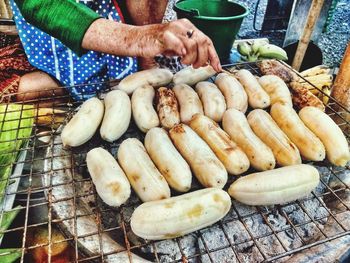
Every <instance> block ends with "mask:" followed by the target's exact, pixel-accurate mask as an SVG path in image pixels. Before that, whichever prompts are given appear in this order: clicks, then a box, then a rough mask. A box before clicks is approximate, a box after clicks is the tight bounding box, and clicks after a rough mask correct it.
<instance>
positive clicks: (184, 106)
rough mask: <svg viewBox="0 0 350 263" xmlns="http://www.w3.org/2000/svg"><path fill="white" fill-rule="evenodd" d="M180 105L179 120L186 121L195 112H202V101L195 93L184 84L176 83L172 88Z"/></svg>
mask: <svg viewBox="0 0 350 263" xmlns="http://www.w3.org/2000/svg"><path fill="white" fill-rule="evenodd" d="M173 91H174V92H175V95H176V98H177V101H178V102H179V105H180V119H181V122H183V123H187V122H189V121H190V120H191V118H192V116H193V115H195V114H196V113H200V114H204V112H203V106H202V103H201V101H200V99H199V97H198V95H197V93H196V92H195V91H194V90H193V89H192V88H191V87H190V86H188V85H186V84H178V85H176V86H175V87H174V88H173Z"/></svg>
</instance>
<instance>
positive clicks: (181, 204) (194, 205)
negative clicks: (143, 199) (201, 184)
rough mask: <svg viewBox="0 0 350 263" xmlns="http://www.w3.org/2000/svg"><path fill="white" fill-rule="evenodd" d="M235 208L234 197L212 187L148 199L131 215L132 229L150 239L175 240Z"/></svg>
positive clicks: (213, 221)
mask: <svg viewBox="0 0 350 263" xmlns="http://www.w3.org/2000/svg"><path fill="white" fill-rule="evenodd" d="M230 208H231V198H230V196H229V195H228V194H227V193H226V192H225V191H223V190H221V189H216V188H208V189H202V190H198V191H195V192H191V193H188V194H184V195H180V196H177V197H172V198H169V199H166V200H161V201H153V202H147V203H144V204H142V205H140V206H139V207H137V208H136V209H135V211H134V213H133V214H132V216H131V221H130V225H131V229H132V231H133V232H134V233H135V234H136V235H137V236H139V237H142V238H145V239H149V240H160V239H172V238H175V237H180V236H183V235H186V234H188V233H191V232H194V231H196V230H199V229H201V228H204V227H207V226H210V225H212V224H214V223H215V222H217V221H219V220H220V219H221V218H223V217H224V216H225V215H226V214H227V213H228V211H229V210H230Z"/></svg>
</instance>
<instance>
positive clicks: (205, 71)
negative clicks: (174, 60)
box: [173, 65, 216, 86]
mask: <svg viewBox="0 0 350 263" xmlns="http://www.w3.org/2000/svg"><path fill="white" fill-rule="evenodd" d="M215 74H216V71H215V70H214V69H213V68H212V66H210V65H208V66H205V67H201V68H197V69H194V68H193V67H192V66H188V67H186V68H184V69H182V70H180V71H179V72H177V73H176V74H175V75H174V79H173V82H174V83H175V84H187V85H190V86H192V85H195V84H196V83H198V82H200V81H203V80H207V79H208V78H210V77H212V76H214V75H215Z"/></svg>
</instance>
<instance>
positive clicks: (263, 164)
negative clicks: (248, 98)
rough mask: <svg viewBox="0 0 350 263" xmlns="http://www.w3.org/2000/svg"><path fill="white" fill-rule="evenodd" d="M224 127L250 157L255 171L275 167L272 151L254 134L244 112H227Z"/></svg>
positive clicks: (223, 121)
mask: <svg viewBox="0 0 350 263" xmlns="http://www.w3.org/2000/svg"><path fill="white" fill-rule="evenodd" d="M222 126H223V128H224V130H225V131H226V132H227V133H228V134H229V135H230V137H231V139H232V140H233V141H234V142H235V143H237V145H238V146H239V147H240V148H241V149H242V150H243V151H244V153H245V154H246V155H247V156H248V159H249V161H250V164H251V165H252V166H253V167H254V168H255V169H257V170H259V171H264V170H270V169H273V168H274V167H275V157H274V156H273V153H272V151H271V149H270V148H269V147H267V146H266V144H265V143H263V142H262V141H261V140H260V139H259V137H257V136H256V135H255V134H254V132H253V131H252V129H251V128H250V127H249V124H248V121H247V119H246V117H245V116H244V114H243V113H242V112H240V111H238V110H235V109H229V110H227V111H226V112H225V114H224V118H223V119H222Z"/></svg>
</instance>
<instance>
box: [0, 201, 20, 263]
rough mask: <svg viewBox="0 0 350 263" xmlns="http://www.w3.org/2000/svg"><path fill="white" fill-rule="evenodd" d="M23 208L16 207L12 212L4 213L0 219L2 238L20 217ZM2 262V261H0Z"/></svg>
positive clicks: (0, 234)
mask: <svg viewBox="0 0 350 263" xmlns="http://www.w3.org/2000/svg"><path fill="white" fill-rule="evenodd" d="M20 208H21V206H17V207H15V208H14V209H13V210H11V211H7V212H4V213H3V215H2V218H1V219H0V220H1V222H0V236H2V235H3V232H4V231H6V230H7V229H8V228H9V226H10V225H11V224H12V222H13V220H14V219H15V218H16V216H17V215H18V213H19V211H21V209H20ZM0 262H1V261H0Z"/></svg>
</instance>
